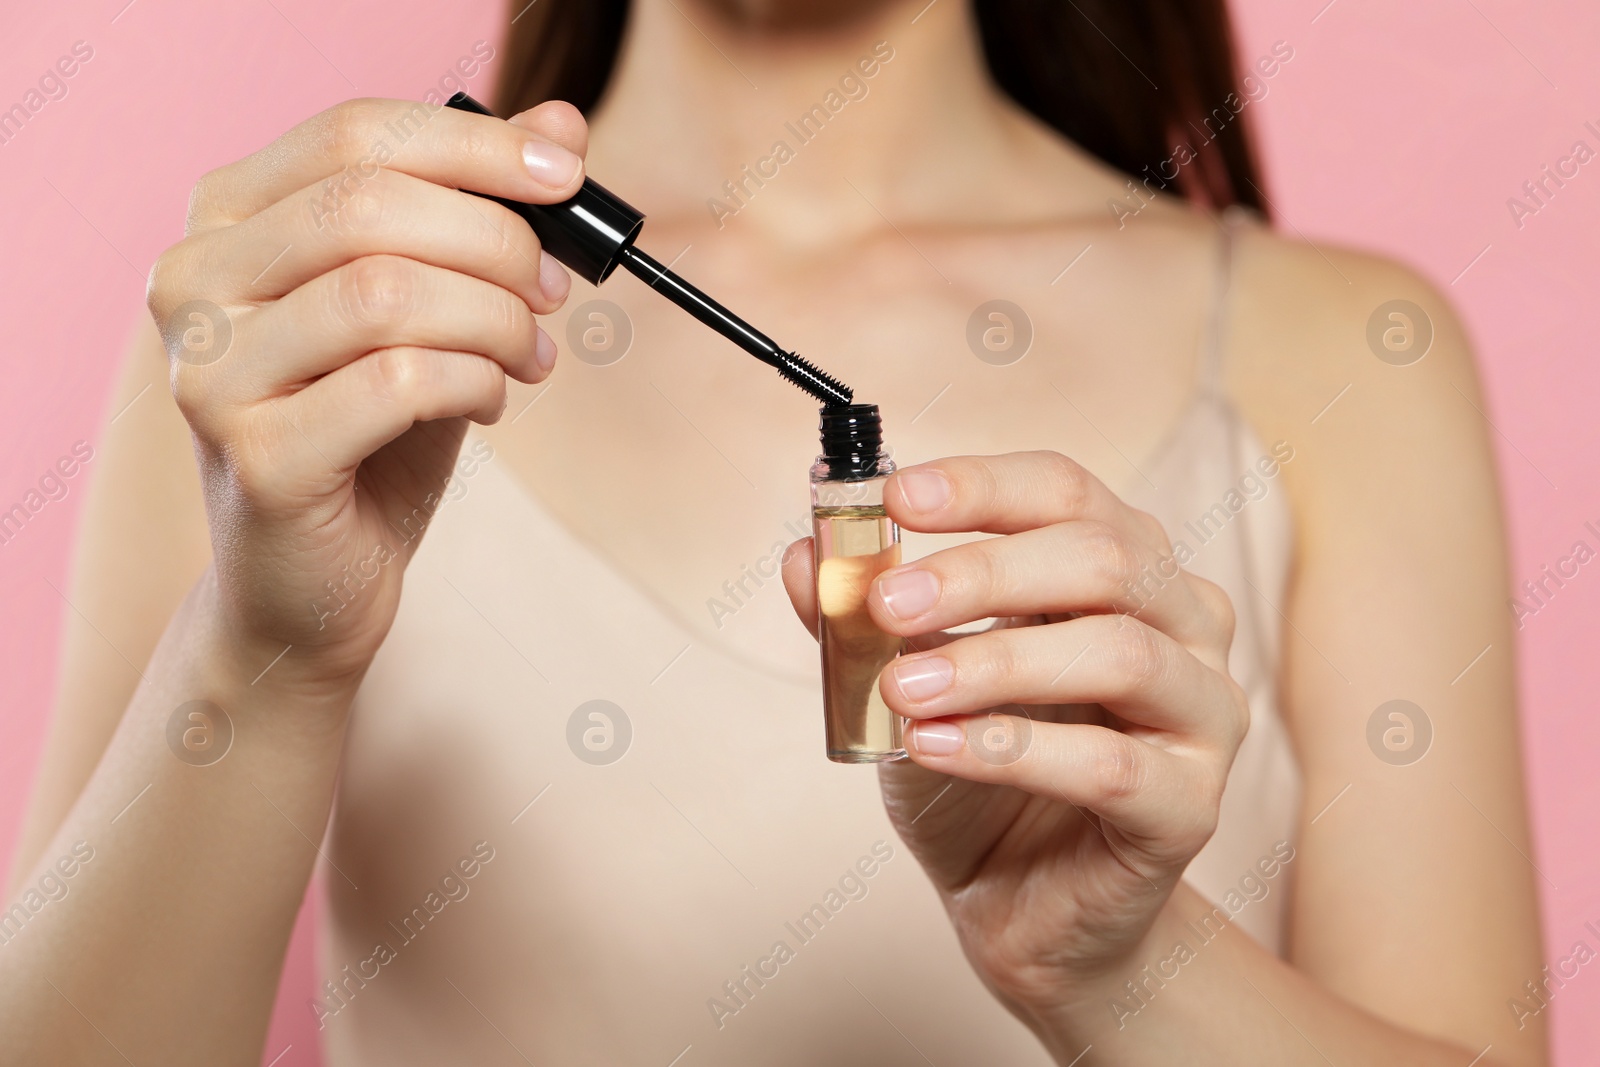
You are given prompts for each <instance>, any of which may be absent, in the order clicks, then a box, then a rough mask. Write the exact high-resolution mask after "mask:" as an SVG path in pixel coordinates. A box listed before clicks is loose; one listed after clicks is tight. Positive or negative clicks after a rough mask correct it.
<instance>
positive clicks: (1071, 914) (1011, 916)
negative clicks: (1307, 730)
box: [784, 452, 1249, 1028]
mask: <svg viewBox="0 0 1600 1067" xmlns="http://www.w3.org/2000/svg"><path fill="white" fill-rule="evenodd" d="M884 500H885V504H886V506H887V508H888V511H889V515H890V516H891V517H892V518H893V519H894V520H895V521H896V522H898V523H899V524H900V525H901V526H903V527H905V528H906V529H908V530H917V531H923V532H957V531H982V532H985V533H992V534H1001V535H1004V536H1000V537H995V538H991V539H988V540H984V541H979V542H974V543H971V544H967V545H962V546H960V547H956V548H951V549H946V550H944V551H941V552H936V553H934V554H933V555H930V556H928V557H926V558H924V559H921V560H918V561H917V562H915V563H909V564H905V565H903V566H900V567H896V568H893V569H892V570H889V571H885V572H884V573H883V574H882V575H881V576H880V577H878V578H877V579H876V581H875V582H874V584H873V586H872V589H871V590H870V593H869V597H868V603H869V605H870V609H871V612H872V617H873V619H874V620H875V621H876V622H877V624H878V626H880V627H881V628H882V629H883V630H885V631H887V632H890V633H896V634H901V635H903V636H905V637H906V638H907V639H908V646H909V649H910V650H912V651H908V654H907V655H905V656H903V657H901V658H900V659H897V660H895V661H894V662H893V663H891V664H890V665H889V666H888V667H886V668H885V669H884V671H883V674H882V677H881V679H880V686H881V690H882V693H883V696H884V699H885V700H886V701H887V702H888V704H889V706H890V707H891V708H893V709H894V710H895V711H896V712H898V713H899V714H901V715H904V716H906V717H907V718H909V719H910V720H911V722H910V723H908V724H907V730H906V747H907V749H908V750H909V752H910V753H911V758H912V761H914V762H911V761H906V762H900V763H893V764H885V765H883V767H882V784H883V790H884V795H885V800H886V803H887V805H888V809H889V813H890V816H891V817H892V818H893V820H894V823H895V826H896V828H897V830H898V831H899V833H900V835H901V837H903V838H904V839H905V841H906V842H907V844H908V845H909V846H910V847H911V849H912V851H913V852H914V853H915V854H916V855H917V858H918V859H919V861H920V862H921V863H922V865H923V867H924V868H925V869H926V870H927V872H928V874H929V876H930V877H931V878H932V879H933V882H934V884H935V885H936V886H937V887H938V889H939V892H940V894H941V896H942V897H943V899H944V902H945V906H946V908H947V909H948V910H949V913H950V917H951V920H952V921H953V922H954V924H955V928H956V931H957V933H958V934H959V935H960V937H961V941H962V944H963V946H964V948H965V950H966V953H967V956H968V958H969V959H970V960H971V961H972V964H973V966H974V967H975V968H976V969H977V971H978V973H979V975H980V976H981V977H982V978H983V979H984V981H985V982H986V983H987V984H988V985H989V986H990V988H991V989H993V990H994V991H995V992H996V993H997V994H998V995H999V996H1000V997H1001V999H1002V1000H1003V1001H1004V1002H1005V1003H1006V1004H1007V1006H1008V1007H1010V1008H1011V1009H1012V1010H1013V1011H1014V1012H1016V1013H1017V1014H1018V1015H1019V1016H1020V1017H1021V1018H1022V1019H1023V1020H1024V1021H1026V1022H1028V1023H1030V1025H1034V1026H1035V1027H1036V1028H1043V1026H1044V1025H1045V1024H1044V1022H1043V1020H1045V1019H1047V1018H1048V1017H1049V1016H1050V1015H1051V1014H1053V1013H1054V1011H1055V1010H1056V1009H1059V1008H1060V1007H1061V1006H1063V1005H1064V1004H1070V1003H1073V1002H1076V1001H1080V1000H1083V999H1085V998H1087V997H1090V996H1093V995H1095V994H1097V993H1098V992H1099V991H1100V986H1101V985H1103V984H1104V983H1106V982H1108V981H1110V980H1111V978H1112V976H1114V975H1116V974H1120V973H1121V971H1120V970H1119V967H1118V965H1119V963H1122V962H1123V961H1126V960H1127V959H1128V958H1129V957H1130V956H1131V955H1132V954H1133V953H1134V952H1135V950H1136V949H1137V947H1138V946H1139V944H1140V942H1141V939H1143V938H1144V937H1145V936H1146V934H1147V932H1149V931H1150V929H1151V926H1152V924H1153V923H1154V922H1155V919H1156V917H1157V916H1158V914H1159V913H1160V912H1161V909H1162V907H1163V906H1164V905H1165V903H1166V901H1167V900H1168V898H1169V896H1170V895H1171V893H1172V891H1173V889H1174V887H1175V886H1176V885H1177V883H1178V880H1179V878H1180V877H1181V876H1182V874H1183V871H1184V868H1185V866H1186V865H1187V864H1188V863H1189V861H1190V860H1191V859H1192V858H1193V857H1194V855H1195V854H1196V853H1197V852H1199V851H1200V848H1201V846H1202V845H1204V844H1205V843H1206V840H1207V839H1208V838H1209V837H1210V836H1211V833H1212V831H1213V829H1214V828H1215V827H1216V823H1217V813H1218V807H1219V804H1220V800H1221V797H1222V789H1223V785H1224V783H1225V782H1226V780H1227V776H1228V768H1229V766H1230V765H1231V764H1232V761H1233V756H1234V753H1235V751H1236V750H1237V749H1238V746H1239V743H1240V741H1241V740H1243V738H1244V734H1245V730H1246V728H1247V726H1248V724H1249V706H1248V704H1247V702H1246V699H1245V696H1244V693H1243V691H1242V690H1241V689H1240V688H1239V686H1238V685H1237V684H1235V683H1234V682H1233V680H1232V679H1231V678H1229V676H1228V672H1227V658H1228V646H1229V643H1230V642H1231V640H1232V637H1233V611H1232V607H1231V605H1230V603H1229V601H1228V597H1227V595H1226V594H1225V593H1223V591H1222V590H1221V589H1220V588H1219V587H1218V586H1216V585H1214V584H1213V583H1211V582H1208V581H1205V580H1204V579H1201V578H1196V577H1194V576H1193V575H1190V574H1186V573H1184V572H1182V571H1181V570H1180V569H1179V568H1178V566H1177V564H1176V563H1175V562H1174V561H1173V558H1172V545H1171V542H1170V541H1169V540H1168V539H1167V536H1166V534H1165V532H1164V531H1163V530H1162V528H1161V525H1160V523H1158V522H1157V521H1156V520H1155V519H1154V518H1152V517H1151V516H1149V515H1147V514H1145V513H1143V512H1140V511H1137V510H1135V509H1133V508H1131V507H1129V506H1127V505H1126V504H1124V503H1123V502H1122V501H1121V500H1119V499H1118V498H1117V497H1116V496H1115V495H1114V494H1113V493H1112V492H1111V491H1110V490H1108V489H1107V488H1106V487H1105V486H1104V485H1103V484H1101V483H1100V482H1099V481H1098V480H1097V479H1095V478H1094V477H1093V476H1091V475H1090V474H1089V473H1088V472H1086V471H1085V470H1084V469H1083V468H1082V467H1080V466H1079V465H1078V464H1076V463H1074V462H1072V461H1071V460H1069V459H1066V458H1064V457H1062V456H1060V455H1056V454H1054V453H1045V452H1031V453H1015V454H1011V455H1005V456H994V457H961V458H954V459H944V460H939V461H936V462H933V463H925V464H921V465H919V466H915V467H911V468H908V469H906V470H904V471H901V472H899V473H897V474H895V475H894V476H892V477H891V478H890V479H889V481H888V483H887V485H886V486H885V490H884ZM812 567H813V563H812V554H811V546H810V542H809V541H802V542H798V543H797V544H796V545H795V546H794V549H793V550H792V551H791V552H790V554H789V557H788V559H786V561H785V567H784V580H785V584H786V585H787V587H788V589H789V592H790V596H791V598H792V599H793V600H794V603H795V606H796V610H798V611H799V612H800V615H801V617H802V618H803V619H807V620H813V619H814V618H815V612H816V603H815V594H814V588H815V586H814V577H813V570H812ZM986 618H997V619H999V620H1001V621H1000V622H999V624H998V625H997V626H995V627H993V628H991V629H989V630H986V631H984V632H981V633H974V634H969V635H964V636H956V635H950V634H946V633H944V632H943V631H944V630H946V629H947V628H949V627H953V626H960V625H963V624H967V623H972V622H975V621H978V620H982V619H986Z"/></svg>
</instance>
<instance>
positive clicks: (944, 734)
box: [911, 722, 967, 756]
mask: <svg viewBox="0 0 1600 1067" xmlns="http://www.w3.org/2000/svg"><path fill="white" fill-rule="evenodd" d="M966 741H967V735H966V734H965V733H963V732H962V730H961V727H959V726H957V725H956V724H955V723H951V722H917V723H912V724H911V743H912V744H913V745H915V746H916V749H917V751H918V752H920V753H922V754H923V755H924V756H953V755H955V754H956V753H957V752H960V751H961V746H962V745H964V744H966Z"/></svg>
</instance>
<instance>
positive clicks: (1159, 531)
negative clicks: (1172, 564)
mask: <svg viewBox="0 0 1600 1067" xmlns="http://www.w3.org/2000/svg"><path fill="white" fill-rule="evenodd" d="M1129 510H1130V511H1131V512H1132V513H1133V521H1134V523H1135V524H1136V525H1137V526H1138V527H1139V529H1140V530H1141V531H1143V533H1144V535H1145V537H1146V538H1148V539H1149V541H1150V543H1151V544H1153V545H1155V546H1157V547H1158V548H1160V549H1161V552H1162V554H1163V555H1170V554H1171V552H1172V538H1171V537H1170V536H1168V534H1167V528H1166V527H1165V526H1163V525H1162V524H1161V520H1160V519H1158V518H1156V517H1155V516H1154V515H1152V514H1150V513H1149V512H1148V511H1140V510H1139V509H1138V508H1130V509H1129Z"/></svg>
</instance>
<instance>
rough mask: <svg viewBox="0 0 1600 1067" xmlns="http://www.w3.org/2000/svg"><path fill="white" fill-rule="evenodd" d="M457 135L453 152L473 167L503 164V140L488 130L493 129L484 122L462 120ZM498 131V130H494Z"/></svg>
mask: <svg viewBox="0 0 1600 1067" xmlns="http://www.w3.org/2000/svg"><path fill="white" fill-rule="evenodd" d="M460 126H461V132H460V134H458V135H457V137H456V141H455V145H454V149H453V150H454V152H455V155H456V156H457V157H458V158H460V159H461V160H462V161H463V162H464V163H466V164H467V165H468V166H469V167H472V168H474V169H479V168H488V169H491V170H492V169H498V168H497V164H498V165H500V166H503V165H504V158H505V157H504V155H503V153H504V142H503V141H502V140H501V139H500V138H499V137H497V136H495V135H494V134H493V133H491V132H490V131H491V130H493V129H495V127H492V126H491V125H490V124H489V123H485V122H463V123H461V124H460ZM496 132H498V130H496Z"/></svg>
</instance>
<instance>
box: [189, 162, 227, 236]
mask: <svg viewBox="0 0 1600 1067" xmlns="http://www.w3.org/2000/svg"><path fill="white" fill-rule="evenodd" d="M224 171H225V168H221V167H219V168H217V169H216V170H211V171H207V172H206V173H204V174H202V175H200V179H199V181H197V182H195V183H194V187H193V188H191V189H190V190H189V208H188V212H187V213H186V215H185V216H184V223H183V232H184V233H185V234H191V233H202V232H204V231H206V230H209V229H212V228H213V227H214V226H216V225H217V222H218V220H219V217H221V216H222V215H223V214H224V205H225V203H226V197H225V196H224V194H223V189H224V187H225V186H226V179H225V177H224Z"/></svg>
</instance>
